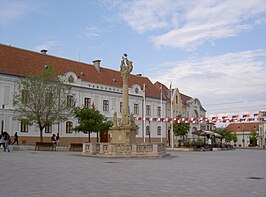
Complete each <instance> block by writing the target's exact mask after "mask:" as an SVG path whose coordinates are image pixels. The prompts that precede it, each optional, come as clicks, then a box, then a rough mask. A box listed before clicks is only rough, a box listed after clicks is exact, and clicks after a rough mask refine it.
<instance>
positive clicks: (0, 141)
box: [0, 131, 5, 148]
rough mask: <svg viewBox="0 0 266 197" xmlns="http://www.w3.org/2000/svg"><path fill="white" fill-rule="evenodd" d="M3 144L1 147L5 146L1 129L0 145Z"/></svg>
mask: <svg viewBox="0 0 266 197" xmlns="http://www.w3.org/2000/svg"><path fill="white" fill-rule="evenodd" d="M1 146H3V148H5V141H4V133H3V131H1V134H0V147H1Z"/></svg>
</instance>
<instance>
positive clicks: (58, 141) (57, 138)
mask: <svg viewBox="0 0 266 197" xmlns="http://www.w3.org/2000/svg"><path fill="white" fill-rule="evenodd" d="M55 139H56V145H57V146H59V143H60V137H59V133H57V135H56V138H55Z"/></svg>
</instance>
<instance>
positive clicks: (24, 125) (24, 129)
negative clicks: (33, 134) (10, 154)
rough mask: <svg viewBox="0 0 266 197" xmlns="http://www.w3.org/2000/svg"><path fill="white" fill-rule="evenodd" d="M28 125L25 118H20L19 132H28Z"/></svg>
mask: <svg viewBox="0 0 266 197" xmlns="http://www.w3.org/2000/svg"><path fill="white" fill-rule="evenodd" d="M28 126H29V123H28V121H27V120H21V123H20V131H21V132H28V131H29V130H28Z"/></svg>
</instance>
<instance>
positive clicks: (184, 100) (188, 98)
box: [180, 93, 192, 103]
mask: <svg viewBox="0 0 266 197" xmlns="http://www.w3.org/2000/svg"><path fill="white" fill-rule="evenodd" d="M180 96H181V100H182V101H183V102H184V103H187V101H188V100H190V99H192V97H190V96H187V95H185V94H182V93H180Z"/></svg>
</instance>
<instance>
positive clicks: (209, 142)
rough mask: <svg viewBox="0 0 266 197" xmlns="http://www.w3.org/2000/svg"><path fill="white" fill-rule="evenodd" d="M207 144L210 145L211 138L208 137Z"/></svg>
mask: <svg viewBox="0 0 266 197" xmlns="http://www.w3.org/2000/svg"><path fill="white" fill-rule="evenodd" d="M208 145H209V146H210V145H212V140H211V138H209V139H208Z"/></svg>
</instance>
